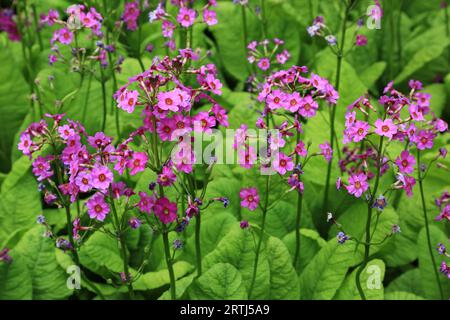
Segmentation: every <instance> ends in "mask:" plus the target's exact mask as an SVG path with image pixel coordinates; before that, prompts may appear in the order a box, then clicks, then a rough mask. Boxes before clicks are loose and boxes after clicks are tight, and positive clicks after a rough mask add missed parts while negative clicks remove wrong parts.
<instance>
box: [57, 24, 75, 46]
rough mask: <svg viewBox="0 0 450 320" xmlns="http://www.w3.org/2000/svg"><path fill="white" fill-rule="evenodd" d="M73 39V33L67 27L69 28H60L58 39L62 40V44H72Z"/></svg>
mask: <svg viewBox="0 0 450 320" xmlns="http://www.w3.org/2000/svg"><path fill="white" fill-rule="evenodd" d="M72 39H73V33H72V32H71V31H70V30H69V29H67V28H62V29H61V30H59V32H58V34H57V40H59V42H61V43H62V44H67V45H68V44H70V43H71V42H72Z"/></svg>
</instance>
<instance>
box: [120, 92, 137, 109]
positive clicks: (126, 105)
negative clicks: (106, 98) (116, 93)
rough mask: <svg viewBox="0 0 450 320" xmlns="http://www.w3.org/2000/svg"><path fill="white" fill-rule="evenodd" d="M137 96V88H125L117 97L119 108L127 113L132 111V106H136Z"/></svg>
mask: <svg viewBox="0 0 450 320" xmlns="http://www.w3.org/2000/svg"><path fill="white" fill-rule="evenodd" d="M138 97H139V92H138V91H137V90H132V91H127V90H125V91H124V92H123V93H122V94H121V95H120V97H119V108H121V109H123V110H124V111H126V112H128V113H132V112H133V111H134V107H135V106H136V103H137V100H138Z"/></svg>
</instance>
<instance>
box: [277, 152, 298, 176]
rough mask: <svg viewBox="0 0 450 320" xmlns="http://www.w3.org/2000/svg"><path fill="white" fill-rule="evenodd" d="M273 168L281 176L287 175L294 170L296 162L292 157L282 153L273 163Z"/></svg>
mask: <svg viewBox="0 0 450 320" xmlns="http://www.w3.org/2000/svg"><path fill="white" fill-rule="evenodd" d="M273 167H274V169H275V170H276V171H277V172H278V173H279V174H281V175H285V174H286V172H287V171H292V169H294V162H293V161H292V158H291V157H288V156H286V155H285V154H284V153H282V152H280V153H279V154H278V157H276V159H275V160H274V161H273Z"/></svg>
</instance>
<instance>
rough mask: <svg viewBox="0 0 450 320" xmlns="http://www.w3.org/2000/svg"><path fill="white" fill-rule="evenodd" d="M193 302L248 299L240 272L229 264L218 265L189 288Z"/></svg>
mask: <svg viewBox="0 0 450 320" xmlns="http://www.w3.org/2000/svg"><path fill="white" fill-rule="evenodd" d="M187 294H188V295H189V298H191V299H193V300H243V299H247V292H246V290H245V285H244V283H243V282H242V277H241V274H240V273H239V271H238V270H237V269H236V268H235V267H233V266H232V265H231V264H229V263H217V264H215V265H213V266H212V267H211V268H210V269H209V270H208V271H206V272H205V273H204V274H202V275H201V276H200V277H199V278H197V279H196V280H195V281H194V282H193V283H192V284H191V285H190V286H189V288H188V292H187Z"/></svg>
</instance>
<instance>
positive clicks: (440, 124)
mask: <svg viewBox="0 0 450 320" xmlns="http://www.w3.org/2000/svg"><path fill="white" fill-rule="evenodd" d="M434 129H435V130H436V131H439V132H446V131H447V130H448V124H447V122H445V121H444V120H442V119H436V121H435V122H434Z"/></svg>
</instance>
